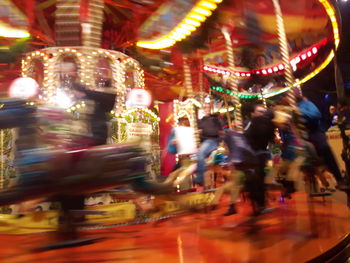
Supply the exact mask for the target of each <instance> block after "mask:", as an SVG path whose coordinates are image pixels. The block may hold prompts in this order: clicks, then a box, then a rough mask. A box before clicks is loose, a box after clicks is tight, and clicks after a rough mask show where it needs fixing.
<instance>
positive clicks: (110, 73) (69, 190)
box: [0, 0, 349, 233]
mask: <svg viewBox="0 0 350 263" xmlns="http://www.w3.org/2000/svg"><path fill="white" fill-rule="evenodd" d="M221 2H222V1H221V0H198V1H194V0H191V1H184V0H175V1H172V2H163V1H142V0H135V1H111V0H105V1H103V0H82V1H78V0H72V1H68V0H57V1H48V0H40V1H34V0H31V1H20V0H14V1H13V3H12V2H7V3H6V5H8V6H10V9H11V10H13V11H11V12H14V13H15V14H16V17H19V19H18V20H17V24H16V23H14V22H13V21H12V22H11V23H10V22H8V24H7V25H5V22H6V19H5V18H4V19H2V20H4V21H5V22H3V23H2V24H0V27H1V29H0V34H1V37H2V38H3V39H2V40H1V41H2V42H3V43H5V42H6V43H7V44H8V45H14V44H13V43H12V42H11V41H6V37H10V38H11V39H12V38H13V37H15V38H21V37H29V36H31V40H30V41H29V44H28V48H30V49H31V51H30V52H28V53H26V54H25V55H24V57H23V58H22V60H21V65H22V66H21V75H22V77H23V78H32V79H35V80H36V82H37V83H38V86H39V89H40V92H39V96H38V98H37V99H36V100H35V101H34V100H30V99H28V100H23V99H14V98H12V99H2V100H1V101H0V102H1V105H2V107H1V110H0V116H1V118H0V128H1V129H2V130H1V134H0V135H1V137H0V140H1V157H2V160H1V178H0V180H1V186H2V188H3V191H2V192H1V193H0V205H2V206H6V205H10V204H15V203H19V202H23V201H26V200H31V199H43V198H47V199H48V200H60V198H61V197H62V196H69V197H71V196H76V195H91V194H92V193H96V192H102V191H106V190H107V189H114V188H115V187H120V186H124V185H129V186H131V188H132V189H133V190H134V191H135V192H138V193H145V194H152V195H157V194H158V195H160V194H162V195H163V194H167V195H168V194H172V193H173V192H174V188H173V185H171V184H164V183H160V182H156V181H157V180H159V179H160V164H161V154H160V150H161V148H164V147H163V146H164V145H162V143H161V142H160V138H159V137H160V129H161V128H162V127H163V126H164V125H169V123H170V122H171V123H174V125H176V123H177V120H178V119H179V118H181V117H183V116H184V115H186V116H188V119H189V121H190V126H191V127H193V128H194V130H195V131H196V132H195V134H194V137H195V138H194V139H195V140H196V141H197V143H198V133H197V122H196V116H197V115H196V114H197V111H198V108H200V107H202V105H204V104H205V100H206V98H210V96H211V97H213V96H214V95H219V96H221V97H222V99H223V100H224V102H225V113H226V115H227V117H228V119H229V120H230V118H231V117H234V124H235V125H234V126H235V128H236V131H237V132H238V133H241V132H242V123H243V121H242V120H243V117H242V113H241V103H242V104H243V103H244V101H246V100H249V99H259V100H263V101H264V102H265V103H266V100H267V99H269V98H270V99H273V97H274V96H276V95H278V94H281V93H283V92H289V91H290V90H291V89H293V88H294V87H300V85H301V84H303V83H305V82H306V81H308V80H309V79H311V78H313V77H314V76H316V75H317V74H318V73H319V72H320V71H322V70H323V69H324V68H325V67H326V66H327V65H328V64H329V63H330V62H331V60H332V59H333V57H334V55H335V52H336V50H337V48H338V45H339V41H340V35H339V30H340V29H339V27H338V20H337V16H336V13H335V9H334V8H333V6H332V5H331V3H330V2H329V1H328V0H313V1H308V0H297V1H284V0H283V1H282V0H280V1H278V0H271V1H270V0H266V1H254V0H249V1H245V0H238V1H233V0H227V1H223V2H222V3H221ZM256 2H258V3H256ZM6 5H3V6H1V7H2V8H3V7H4V6H6ZM295 7H298V8H295ZM17 8H19V9H22V11H25V13H26V14H27V17H24V16H23V15H22V14H21V12H19V11H18V10H17ZM15 10H16V11H15ZM34 13H35V14H37V16H34ZM295 20H298V21H299V22H295ZM292 21H293V23H292ZM13 25H17V28H10V26H12V27H13ZM210 27H212V28H210ZM113 28H115V29H113ZM208 28H210V30H209V29H208ZM25 29H27V31H26V30H25ZM53 29H54V30H55V33H54V34H53V33H52V32H53ZM10 34H13V35H10ZM54 35H55V37H53V36H54ZM200 42H201V45H200V47H199V48H198V49H197V50H195V47H196V45H197V44H198V43H200ZM203 43H205V44H203ZM191 44H192V46H193V47H190V48H188V46H190V45H191ZM39 47H40V48H39ZM101 47H106V48H101ZM35 48H37V49H35ZM107 48H109V49H107ZM9 50H11V49H9ZM117 50H118V51H117ZM148 57H151V58H152V59H148ZM135 58H138V59H139V60H140V61H137V60H136V59H135ZM152 62H155V63H156V64H157V66H154V65H151V64H152ZM67 64H70V65H74V66H73V67H72V69H73V71H74V72H73V73H74V76H75V79H74V80H73V82H74V81H75V82H76V83H78V84H79V85H80V86H83V87H84V88H85V89H87V90H89V91H91V92H95V93H96V94H114V95H115V96H116V100H115V103H113V104H112V105H109V106H108V107H107V106H106V107H105V109H104V110H105V112H104V114H109V116H110V123H111V126H112V128H111V130H112V135H111V136H110V138H109V142H111V144H106V145H100V146H92V147H80V148H78V149H77V148H72V147H66V148H61V149H53V148H50V147H49V148H47V149H39V147H38V146H37V145H35V144H34V143H33V144H30V146H28V147H25V148H24V149H22V151H23V152H22V153H23V156H22V157H21V158H20V162H19V164H18V171H19V181H18V183H17V184H16V185H15V186H13V187H5V185H4V182H5V181H6V182H7V181H8V179H9V177H10V174H11V173H14V170H13V167H11V165H12V163H13V161H12V160H13V155H14V141H15V138H14V133H13V132H12V131H11V129H13V128H18V129H19V130H20V131H21V130H22V131H23V132H25V134H26V136H29V137H31V136H34V135H33V134H34V133H35V132H36V131H34V129H33V127H34V126H37V125H38V123H39V122H40V118H41V117H42V115H40V114H41V113H40V112H42V111H41V110H40V108H41V107H42V105H50V107H54V108H55V110H52V111H51V110H48V111H47V112H46V113H47V115H50V116H51V117H52V120H54V121H56V120H57V118H58V119H65V118H71V119H74V120H77V121H79V120H81V119H82V116H85V115H86V116H89V114H88V113H85V112H84V111H85V109H87V108H88V106H87V105H88V104H89V102H88V101H85V100H83V99H79V98H78V97H77V96H76V95H75V93H74V92H73V91H72V90H71V87H72V79H71V78H70V73H69V72H67V71H65V70H64V69H63V68H64V66H65V65H67ZM7 70H9V71H10V70H11V69H7ZM13 71H15V70H13ZM195 83H196V85H194V84H195ZM137 90H139V91H137ZM140 90H141V91H140ZM146 91H147V92H146ZM132 93H136V94H138V95H135V96H133V95H131V94H132ZM149 93H151V94H152V97H153V98H154V99H155V101H156V100H157V101H159V100H163V102H161V103H163V104H164V103H169V102H170V103H171V105H172V107H173V112H171V113H170V114H169V115H171V116H173V118H172V120H171V121H166V119H164V120H162V119H160V117H159V115H158V114H159V112H157V110H155V109H156V108H157V107H158V109H160V108H162V107H161V106H162V104H159V105H156V102H155V101H154V102H153V103H152V102H151V101H150V96H149ZM288 94H289V95H288V100H289V103H290V105H291V106H293V107H296V101H295V97H294V95H293V93H292V92H289V93H288ZM140 97H141V98H140ZM184 97H185V98H186V99H185V100H183V98H184ZM137 99H140V101H138V102H137V101H136V102H135V100H137ZM113 102H114V101H113ZM151 104H152V106H156V107H154V108H152V110H151V109H150V108H148V107H150V105H151ZM230 106H232V108H233V109H234V111H233V112H234V116H231V115H230V113H229V111H230ZM60 107H61V108H63V110H60V111H57V108H60ZM163 108H164V107H163ZM57 112H59V113H58V115H57V116H58V117H57V116H56V115H55V114H57ZM47 115H45V116H47ZM67 116H70V117H67ZM56 117H57V118H56ZM55 118H56V119H55ZM229 125H231V122H230V123H229ZM340 128H341V129H340V130H341V136H342V138H343V141H344V145H345V146H344V149H345V150H344V154H343V156H344V161H345V163H346V171H349V167H348V166H349V140H348V137H347V135H346V131H345V127H343V126H341V125H340ZM140 137H141V140H142V142H143V145H142V146H141V147H138V146H134V144H129V143H127V141H130V140H133V139H135V138H140ZM58 138H61V137H60V135H58ZM51 146H54V145H51ZM36 148H38V149H36ZM162 150H163V149H162ZM11 158H12V159H11ZM150 159H151V165H150V164H149V163H150V161H149V160H150ZM63 164H64V165H63ZM150 179H151V180H150ZM104 193H106V192H104ZM110 193H112V195H113V196H114V197H115V198H114V199H115V200H114V201H116V200H117V202H114V203H113V204H107V205H105V206H96V207H95V208H94V209H95V212H93V211H94V210H93V209H88V210H87V211H85V212H84V211H76V213H78V214H79V213H80V214H79V215H87V217H88V218H89V219H90V221H92V222H96V221H98V222H100V223H102V224H105V225H113V224H114V225H115V224H126V223H130V222H133V223H134V222H136V221H138V220H139V221H140V222H141V221H142V220H141V219H144V220H156V219H159V218H164V217H167V216H172V215H176V214H178V213H180V212H183V210H184V207H186V208H188V207H192V208H193V207H195V206H205V205H208V204H209V202H210V201H211V200H212V199H213V194H211V193H190V194H187V195H186V194H185V195H182V196H178V199H176V200H175V199H174V198H170V199H169V198H168V199H165V200H164V199H162V200H161V201H159V200H158V202H163V203H162V205H158V207H157V208H158V210H149V211H147V212H148V216H147V219H145V214H140V211H139V210H142V209H140V207H141V208H142V204H140V203H142V201H141V202H140V203H138V202H137V201H134V202H133V201H130V200H128V198H129V197H131V198H134V199H137V198H140V196H139V195H138V194H134V192H133V193H130V191H129V192H124V191H122V190H120V191H119V192H118V191H116V190H113V191H111V192H110ZM125 196H127V198H126V197H125ZM152 198H153V197H152ZM152 198H151V199H152ZM156 199H157V198H156ZM120 200H123V201H120ZM152 200H153V199H152ZM147 202H149V201H147ZM154 202H155V203H156V201H154ZM138 209H139V210H138ZM118 211H119V212H120V213H119V214H118V213H117V212H118ZM67 213H70V212H67ZM94 213H95V214H94ZM99 213H100V214H99ZM105 214H107V215H110V217H107V219H103V218H106V217H105ZM116 214H118V215H117V216H115V215H116ZM112 215H114V218H112ZM55 216H57V214H55ZM29 217H30V215H28V216H27V218H26V219H18V218H13V217H10V216H9V217H7V219H6V220H8V222H12V221H11V220H28V218H29ZM49 217H52V211H49V212H47V215H46V217H45V216H44V217H43V219H42V221H41V222H39V223H38V224H37V225H36V230H35V231H41V229H46V230H47V229H48V228H49V229H50V230H54V229H55V227H56V226H57V225H50V226H48V225H47V222H48V220H47V219H48V218H49ZM61 224H64V223H62V222H61ZM68 224H72V222H70V223H68ZM34 228H35V227H34ZM9 229H10V227H9V228H6V227H5V228H4V229H1V228H0V231H1V232H4V233H6V232H7V231H9V232H11V231H10V230H9ZM17 231H18V232H21V231H23V232H26V230H24V229H22V230H17Z"/></svg>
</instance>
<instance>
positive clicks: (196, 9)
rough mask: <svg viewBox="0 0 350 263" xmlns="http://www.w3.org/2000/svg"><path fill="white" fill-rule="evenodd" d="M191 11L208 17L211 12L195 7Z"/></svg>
mask: <svg viewBox="0 0 350 263" xmlns="http://www.w3.org/2000/svg"><path fill="white" fill-rule="evenodd" d="M193 11H194V12H196V13H198V14H201V15H204V16H210V15H211V11H210V10H207V9H205V8H200V7H197V8H195V9H194V10H193Z"/></svg>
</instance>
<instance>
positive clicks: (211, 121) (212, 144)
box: [194, 104, 224, 185]
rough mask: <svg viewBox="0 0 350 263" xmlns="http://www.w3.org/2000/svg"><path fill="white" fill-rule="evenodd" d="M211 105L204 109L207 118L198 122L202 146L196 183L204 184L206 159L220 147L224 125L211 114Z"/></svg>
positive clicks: (198, 157)
mask: <svg viewBox="0 0 350 263" xmlns="http://www.w3.org/2000/svg"><path fill="white" fill-rule="evenodd" d="M210 108H211V105H210V104H208V105H206V107H205V108H204V111H205V116H204V117H203V118H202V119H200V120H199V122H198V130H199V133H200V137H201V145H200V146H199V149H198V152H197V176H196V178H195V180H194V183H196V184H198V185H203V184H204V173H205V172H206V170H207V167H206V164H205V158H207V157H208V156H209V155H210V154H211V153H212V152H213V151H214V150H215V149H216V148H217V147H218V145H219V142H220V141H221V137H220V136H221V133H222V132H223V127H224V123H223V121H222V119H221V118H220V116H219V115H218V114H210Z"/></svg>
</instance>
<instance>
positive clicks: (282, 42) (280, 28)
mask: <svg viewBox="0 0 350 263" xmlns="http://www.w3.org/2000/svg"><path fill="white" fill-rule="evenodd" d="M272 3H273V6H274V8H275V15H276V25H277V34H278V40H279V46H280V53H281V55H282V63H283V65H284V76H285V79H286V85H287V87H291V86H292V85H293V84H294V76H293V71H292V66H291V65H290V62H289V51H288V41H287V34H286V30H285V26H284V20H283V14H282V10H281V6H280V3H279V0H272ZM288 101H289V105H291V106H292V107H293V108H295V107H296V106H297V103H296V99H295V94H294V91H293V89H290V90H289V91H288Z"/></svg>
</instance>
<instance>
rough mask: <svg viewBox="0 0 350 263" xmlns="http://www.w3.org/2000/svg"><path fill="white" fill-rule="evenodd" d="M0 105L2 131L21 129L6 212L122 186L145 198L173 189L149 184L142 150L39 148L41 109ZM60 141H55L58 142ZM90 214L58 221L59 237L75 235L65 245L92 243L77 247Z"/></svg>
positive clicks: (20, 103) (4, 199)
mask: <svg viewBox="0 0 350 263" xmlns="http://www.w3.org/2000/svg"><path fill="white" fill-rule="evenodd" d="M0 104H1V105H2V108H1V109H0V129H10V128H17V129H18V138H17V141H16V157H15V163H16V167H17V170H18V174H19V175H18V181H17V183H15V184H14V185H13V186H12V187H9V188H7V189H5V190H2V191H1V192H0V205H1V206H5V205H11V204H16V203H21V202H24V201H28V200H34V199H47V200H50V201H58V202H61V203H64V202H70V200H73V201H74V200H76V198H81V197H84V195H86V194H91V193H95V192H100V191H103V190H107V189H112V188H115V187H118V186H122V185H130V186H131V187H132V189H133V190H134V191H137V192H140V193H145V194H165V193H166V194H167V193H171V192H172V187H169V186H168V185H166V184H159V183H156V182H151V181H148V180H146V178H147V176H148V173H147V171H146V170H147V169H146V167H147V163H148V156H147V155H146V154H145V152H144V151H143V150H142V149H140V148H139V147H138V146H136V145H133V144H112V145H102V146H94V147H87V146H86V147H78V148H70V147H68V148H64V147H63V148H62V147H58V146H57V147H55V145H51V147H50V146H44V145H42V144H40V143H38V141H40V139H42V138H39V140H38V137H42V135H41V134H40V132H39V131H38V123H39V118H40V117H39V116H40V114H38V112H37V107H35V106H33V105H30V104H28V103H26V102H25V101H24V100H20V99H1V100H0ZM58 139H59V138H55V140H56V141H59V140H58ZM61 139H62V138H61ZM66 140H68V139H66ZM68 141H69V140H68ZM78 144H79V143H78ZM67 145H69V143H68V144H66V146H67ZM72 145H74V143H73V144H72ZM80 145H88V144H84V143H83V144H80ZM87 214H89V211H86V210H74V209H73V210H69V211H67V210H65V209H63V211H61V217H60V218H64V221H59V231H58V233H64V235H65V233H69V232H72V233H74V234H73V235H68V239H69V240H68V241H69V242H68V241H67V239H66V238H65V241H64V242H68V243H69V244H72V245H80V244H83V243H84V242H87V241H86V240H85V241H82V243H80V242H78V241H77V239H76V238H77V236H76V234H75V233H76V227H77V225H76V224H83V225H84V222H83V220H80V221H79V220H78V221H79V223H77V220H76V218H83V217H84V216H85V215H87ZM67 229H68V231H67ZM62 237H63V235H62ZM59 240H60V242H58V243H59V244H58V245H57V244H56V243H55V244H54V245H53V246H50V247H48V248H47V249H52V248H59V247H60V246H62V239H59ZM64 244H66V243H64Z"/></svg>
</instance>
